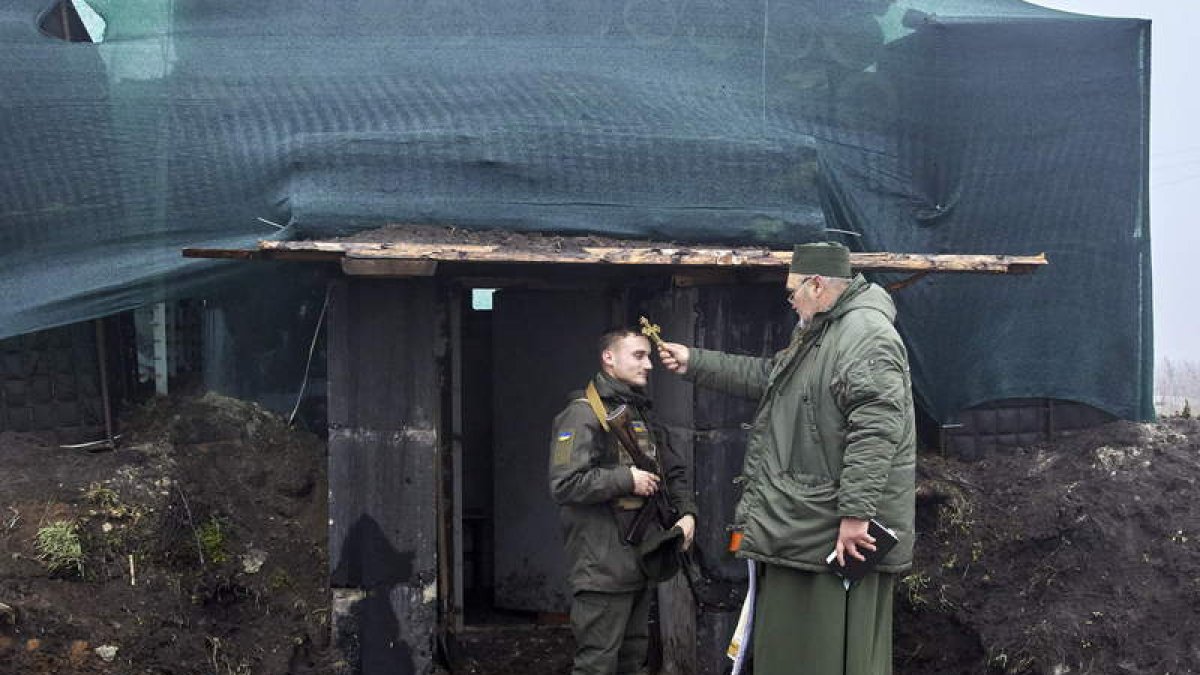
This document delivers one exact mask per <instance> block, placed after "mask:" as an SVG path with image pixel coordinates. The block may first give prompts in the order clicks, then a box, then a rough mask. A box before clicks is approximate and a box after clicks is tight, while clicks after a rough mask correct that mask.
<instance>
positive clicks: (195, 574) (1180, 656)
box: [0, 394, 1200, 675]
mask: <svg viewBox="0 0 1200 675" xmlns="http://www.w3.org/2000/svg"><path fill="white" fill-rule="evenodd" d="M128 419H129V423H128V424H127V425H126V427H127V431H126V436H125V441H124V442H123V444H122V445H121V447H120V448H119V449H118V450H116V451H113V452H102V453H96V454H89V453H87V452H84V451H80V450H66V449H61V448H59V447H57V446H56V445H54V444H52V443H50V442H49V441H48V440H46V439H45V438H43V437H41V436H37V435H30V434H13V433H4V434H0V673H21V674H25V673H62V674H72V673H122V674H127V673H129V674H132V673H156V674H158V673H179V674H184V673H186V674H192V673H218V674H219V675H244V674H248V673H296V674H301V673H333V672H338V671H339V670H340V666H342V665H344V664H339V663H336V662H335V661H334V656H333V650H332V649H331V648H330V645H329V640H330V634H331V631H330V627H329V616H328V607H329V590H328V565H327V553H326V533H327V523H326V518H327V505H326V498H327V488H326V483H325V447H324V444H323V443H322V442H321V440H320V439H318V438H316V437H315V436H312V435H310V434H307V433H302V432H296V431H293V430H291V429H289V428H288V427H287V426H286V425H284V424H283V422H282V421H281V420H280V419H279V418H278V417H277V416H275V415H273V414H270V413H268V412H266V411H264V410H262V409H261V408H259V407H257V406H254V405H251V404H247V403H243V402H240V401H235V400H231V399H227V398H223V397H220V396H216V395H211V394H210V395H205V396H203V397H198V398H197V397H191V398H182V399H178V400H159V401H155V402H154V403H152V404H150V405H148V406H146V407H144V408H142V409H140V410H138V411H135V412H134V414H132V415H130V416H129V417H128ZM919 470H920V480H919V486H918V493H919V494H918V530H919V532H920V535H919V537H920V539H919V541H918V546H917V565H916V567H915V568H914V570H913V571H912V573H911V574H909V575H906V576H905V577H904V578H903V579H902V581H901V583H900V584H899V589H900V597H899V598H898V602H897V608H898V609H897V614H896V672H897V673H900V674H911V673H918V674H922V675H926V674H928V675H961V674H962V673H987V672H991V673H1011V674H1014V675H1016V674H1019V673H1038V674H1043V673H1044V674H1047V675H1049V674H1054V675H1062V674H1065V673H1096V674H1100V673H1103V674H1106V675H1107V674H1122V673H1130V674H1132V673H1145V674H1151V673H1153V674H1155V675H1161V674H1162V673H1188V672H1194V671H1195V670H1196V665H1195V664H1198V663H1200V622H1196V621H1194V620H1193V619H1192V617H1193V615H1194V613H1195V611H1194V609H1193V608H1194V607H1195V606H1196V605H1197V604H1198V603H1200V547H1198V545H1200V539H1198V537H1200V532H1198V531H1197V530H1196V528H1197V526H1196V525H1195V523H1200V502H1197V501H1196V500H1193V499H1191V496H1192V495H1193V494H1194V492H1195V490H1196V482H1197V479H1198V478H1200V423H1198V422H1197V421H1195V420H1180V419H1175V420H1167V421H1164V422H1162V423H1159V424H1132V423H1126V422H1121V423H1115V424H1111V425H1108V426H1105V427H1100V428H1098V429H1093V430H1090V431H1087V432H1084V433H1080V434H1077V435H1074V436H1070V437H1065V438H1060V439H1058V440H1056V441H1055V442H1053V443H1047V444H1043V445H1039V446H1035V447H1032V448H1027V449H1022V450H1013V451H1007V452H1003V453H996V454H993V455H990V456H987V457H985V458H984V459H983V460H982V461H979V462H975V463H963V462H958V461H955V460H952V459H948V458H944V457H941V456H938V455H936V454H929V453H925V454H922V456H921V458H920V463H919ZM57 523H65V524H66V526H65V529H66V530H67V531H70V530H71V529H72V528H73V529H74V532H76V533H77V535H78V543H79V555H78V556H77V558H73V557H71V556H70V555H69V553H70V550H69V547H67V548H62V549H56V550H59V552H60V553H61V554H62V555H63V558H62V562H64V564H63V565H61V566H60V569H59V570H58V571H56V572H51V571H50V569H49V567H48V565H49V564H50V563H51V562H53V560H52V559H49V558H48V559H39V557H38V556H39V549H38V548H37V547H36V546H35V543H34V541H35V537H36V536H37V534H38V532H39V530H42V529H45V528H53V527H55V524H57ZM43 552H44V550H43ZM44 557H45V556H44ZM453 651H456V652H459V653H460V654H462V655H463V656H462V658H461V659H460V661H461V662H460V663H458V664H456V665H458V666H459V669H458V670H459V671H460V672H473V673H488V672H524V673H538V672H540V673H549V672H562V670H563V668H565V667H566V664H567V663H568V662H569V660H570V651H571V645H570V636H569V633H568V632H565V631H564V630H561V629H559V630H556V631H550V630H547V629H545V628H544V627H537V628H528V627H519V626H518V627H512V628H511V630H492V631H481V632H476V633H472V632H468V633H466V634H464V635H463V636H461V644H460V645H459V649H456V650H453ZM106 659H107V660H106Z"/></svg>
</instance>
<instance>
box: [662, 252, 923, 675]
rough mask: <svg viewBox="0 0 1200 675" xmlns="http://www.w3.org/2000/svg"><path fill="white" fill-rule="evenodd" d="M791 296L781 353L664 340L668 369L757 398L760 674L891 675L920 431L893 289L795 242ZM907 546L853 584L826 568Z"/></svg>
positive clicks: (755, 553)
mask: <svg viewBox="0 0 1200 675" xmlns="http://www.w3.org/2000/svg"><path fill="white" fill-rule="evenodd" d="M790 272H791V273H790V274H788V278H787V288H786V291H787V301H788V303H789V304H790V305H791V306H792V309H794V310H795V311H796V314H797V315H798V316H799V319H800V324H799V325H798V326H797V327H796V331H795V332H794V333H793V335H792V341H791V344H789V345H788V346H787V347H786V348H785V349H783V350H782V351H780V352H778V353H777V354H775V355H774V356H773V357H771V358H758V357H753V356H735V355H731V354H724V353H721V352H716V351H709V350H705V349H695V348H688V347H685V346H684V345H681V344H675V343H665V344H664V345H663V346H661V347H660V348H659V357H660V358H661V359H662V362H663V365H664V366H665V367H666V368H667V369H668V370H670V371H673V372H676V373H679V374H682V375H683V376H684V377H686V378H688V379H691V380H693V381H694V382H695V383H696V384H698V385H701V386H707V387H712V388H715V389H719V390H721V391H725V392H728V393H731V394H737V395H741V396H747V397H750V398H755V399H758V400H759V405H758V412H756V413H755V417H754V422H753V425H752V427H751V430H750V436H749V440H748V443H747V447H746V459H745V463H744V466H743V468H742V475H741V476H740V477H739V478H738V479H737V482H738V483H740V484H741V485H742V489H743V492H742V498H741V500H740V502H739V503H738V506H737V509H736V511H735V515H734V519H735V522H734V527H735V528H737V529H736V530H735V531H736V532H737V533H738V541H739V542H740V544H739V549H738V555H739V556H741V557H745V558H750V559H752V560H755V561H757V563H758V569H759V570H761V573H762V576H761V577H760V579H759V586H758V588H759V591H758V601H757V605H756V607H755V615H754V629H753V634H752V637H751V642H752V644H753V654H754V672H755V673H756V675H793V674H795V673H803V674H805V675H883V674H884V673H891V672H892V596H893V589H894V587H895V582H896V575H897V574H898V573H900V572H903V571H904V570H906V569H908V567H909V566H910V565H911V563H912V550H913V521H914V510H915V487H914V481H915V474H914V471H915V463H916V435H915V414H914V412H913V401H912V385H911V381H910V377H909V370H908V353H907V352H906V350H905V348H904V343H903V342H901V340H900V336H899V334H898V333H897V332H896V329H895V328H894V327H893V325H892V322H893V321H894V320H895V317H896V307H895V305H893V304H892V299H891V298H890V297H889V296H888V294H887V291H885V290H883V289H882V288H880V287H879V286H876V285H875V284H872V283H869V282H867V280H866V279H864V278H863V277H862V276H861V275H860V276H853V275H852V274H851V272H850V256H849V252H848V251H847V250H846V248H845V247H843V246H841V245H838V244H803V245H800V246H797V247H796V251H795V254H794V255H793V257H792V266H791V271H790ZM872 518H876V519H878V520H879V521H880V522H881V523H883V525H885V526H887V527H889V528H891V529H893V530H895V532H896V534H897V535H898V537H899V543H898V544H897V545H896V546H895V548H893V549H892V550H891V551H890V552H888V553H887V554H886V555H884V556H883V558H882V560H881V561H880V563H879V565H878V567H877V568H876V571H875V572H872V573H870V574H868V575H867V576H866V577H864V578H863V579H861V580H860V581H858V582H856V583H855V584H854V585H853V586H851V587H849V588H848V589H847V588H846V587H844V586H843V584H842V582H841V581H840V579H839V578H838V577H837V576H836V575H834V574H833V573H831V572H830V570H829V569H828V568H827V567H826V563H825V558H826V556H827V555H829V554H830V552H831V551H832V552H834V553H835V554H836V558H837V561H838V563H839V564H843V565H844V564H845V561H846V559H847V558H854V559H858V560H863V559H864V556H863V552H864V551H873V550H875V538H874V537H872V536H871V535H870V534H869V533H868V525H869V521H870V519H872Z"/></svg>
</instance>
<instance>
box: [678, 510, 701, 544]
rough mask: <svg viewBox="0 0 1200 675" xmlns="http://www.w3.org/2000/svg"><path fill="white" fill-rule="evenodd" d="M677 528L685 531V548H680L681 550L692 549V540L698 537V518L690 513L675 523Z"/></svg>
mask: <svg viewBox="0 0 1200 675" xmlns="http://www.w3.org/2000/svg"><path fill="white" fill-rule="evenodd" d="M675 527H678V528H679V529H681V530H683V546H680V547H679V550H681V551H686V550H688V549H689V548H691V547H692V538H693V537H694V536H695V535H696V517H695V516H693V515H692V514H690V513H688V514H686V515H684V516H683V517H682V518H680V519H679V520H677V521H675Z"/></svg>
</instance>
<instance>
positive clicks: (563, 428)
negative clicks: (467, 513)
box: [550, 373, 696, 675]
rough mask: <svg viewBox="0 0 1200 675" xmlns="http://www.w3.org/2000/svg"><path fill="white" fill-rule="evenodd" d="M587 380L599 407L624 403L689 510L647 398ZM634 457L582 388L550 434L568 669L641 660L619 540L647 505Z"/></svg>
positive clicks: (643, 632)
mask: <svg viewBox="0 0 1200 675" xmlns="http://www.w3.org/2000/svg"><path fill="white" fill-rule="evenodd" d="M592 384H593V385H594V386H595V389H596V392H597V393H598V394H599V397H600V400H601V401H602V402H603V407H604V408H605V409H606V411H612V410H614V409H615V408H617V407H618V406H620V405H622V404H624V405H627V406H629V412H630V413H631V417H632V421H631V424H630V429H631V431H632V432H633V435H634V437H635V438H636V440H637V444H638V447H639V448H641V450H642V451H643V452H644V453H645V454H646V455H647V456H649V457H652V458H655V459H656V461H657V462H658V463H659V465H660V466H662V467H663V468H664V471H663V475H662V478H663V484H664V485H665V486H666V489H667V491H668V493H669V495H670V497H671V501H672V505H673V506H674V507H675V510H676V511H677V512H678V513H677V517H678V516H683V515H684V514H689V513H690V514H695V513H696V506H695V502H694V499H693V496H692V490H691V485H690V484H689V481H688V479H687V474H686V468H685V467H684V466H683V465H682V463H681V462H679V461H678V459H677V458H676V456H675V455H674V454H673V453H672V452H671V451H670V446H669V444H668V443H667V442H666V441H667V439H666V435H665V433H664V432H663V431H662V430H660V429H659V427H658V426H657V425H656V424H655V423H654V418H653V417H652V415H651V403H650V400H649V398H647V397H646V395H645V394H644V393H643V392H641V391H640V390H636V389H634V388H632V387H630V386H629V385H627V384H624V383H622V382H619V381H617V380H615V379H613V378H611V377H609V376H607V375H606V374H604V373H598V374H597V375H596V376H595V377H594V378H593V379H592ZM632 465H633V458H632V457H630V456H629V453H628V452H627V451H626V450H625V449H624V448H623V447H621V444H620V442H619V441H618V440H617V439H616V437H615V436H614V435H613V434H611V433H607V432H605V431H604V430H603V428H602V427H601V425H600V421H599V419H598V418H597V415H596V412H595V411H594V410H593V408H592V406H591V405H590V404H589V403H588V400H587V399H586V398H585V397H584V396H583V394H582V393H580V394H578V395H577V396H575V397H574V398H573V400H572V401H571V402H570V403H569V404H568V405H567V407H566V408H565V409H564V410H563V411H562V412H561V413H559V415H558V416H557V417H556V418H555V419H554V428H553V432H552V436H551V440H550V494H551V496H552V497H553V499H554V501H555V502H556V503H557V504H558V505H559V507H560V508H559V514H560V517H561V520H562V529H563V537H564V540H565V545H566V552H567V559H568V562H569V565H570V569H569V572H568V575H569V576H568V580H569V582H570V584H571V590H572V592H573V593H574V597H573V601H572V604H571V627H572V629H573V631H574V633H575V644H576V649H575V668H574V670H573V671H572V673H573V675H585V674H586V675H593V674H595V675H610V674H612V673H618V674H624V673H637V672H639V671H640V670H641V668H642V664H643V663H644V662H645V660H646V648H647V645H648V632H647V631H648V628H647V620H648V615H649V609H650V591H649V587H648V584H647V579H646V576H645V575H644V574H643V573H642V571H641V570H640V569H639V567H638V558H637V549H636V548H635V547H633V546H630V545H628V544H626V543H624V541H623V540H622V537H621V526H620V525H619V524H618V523H626V522H627V521H628V520H629V519H631V518H632V517H633V515H634V514H635V513H636V511H637V510H638V509H640V508H641V506H642V505H643V504H644V502H645V498H643V497H638V496H636V495H634V492H633V474H632V473H631V472H630V467H631V466H632Z"/></svg>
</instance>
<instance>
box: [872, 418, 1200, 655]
mask: <svg viewBox="0 0 1200 675" xmlns="http://www.w3.org/2000/svg"><path fill="white" fill-rule="evenodd" d="M919 470H920V482H919V494H918V514H919V515H918V531H919V532H920V533H921V534H920V535H919V537H920V538H919V539H918V544H917V565H916V568H915V569H914V570H913V573H912V574H910V575H908V576H907V577H905V578H904V580H903V582H902V583H901V590H902V597H901V598H900V601H899V603H898V606H899V607H900V609H899V611H898V613H897V617H896V622H897V635H896V639H897V649H896V667H897V671H898V672H900V673H930V674H943V673H944V674H946V675H950V674H952V673H953V674H955V675H958V674H961V673H972V672H996V673H1000V672H1003V673H1014V674H1015V673H1047V674H1050V673H1053V674H1055V675H1061V674H1063V673H1105V674H1109V673H1114V674H1115V673H1146V674H1147V675H1149V674H1151V673H1154V674H1158V675H1161V674H1162V673H1190V672H1195V669H1196V667H1197V664H1200V622H1196V621H1195V620H1194V617H1195V607H1196V606H1197V605H1198V604H1200V525H1197V523H1200V502H1198V501H1197V500H1195V499H1194V498H1193V496H1194V494H1195V491H1196V482H1197V479H1198V478H1200V423H1198V422H1197V421H1196V420H1185V419H1174V420H1167V421H1164V422H1162V423H1158V424H1134V423H1129V422H1118V423H1114V424H1110V425H1107V426H1104V427H1099V428H1097V429H1092V430H1089V431H1086V432H1083V433H1080V434H1078V435H1076V436H1073V437H1068V438H1061V439H1058V440H1056V441H1055V442H1053V443H1047V444H1044V445H1039V446H1035V447H1032V448H1028V449H1022V450H1015V451H1008V452H1004V453H997V454H993V455H991V456H988V457H986V458H985V459H983V460H982V461H979V462H977V463H961V462H956V461H952V460H947V459H945V458H941V457H938V456H930V455H923V456H922V457H921V461H920V467H919Z"/></svg>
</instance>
